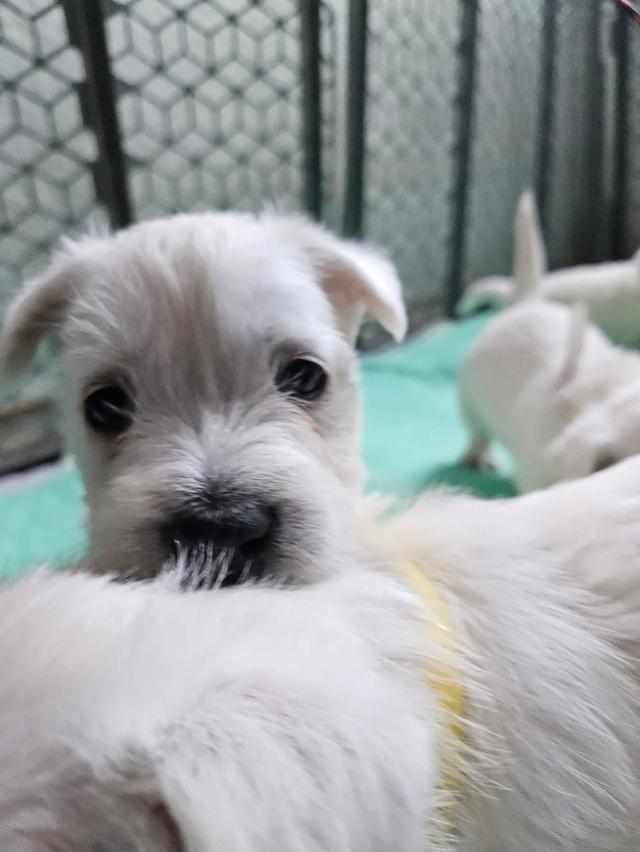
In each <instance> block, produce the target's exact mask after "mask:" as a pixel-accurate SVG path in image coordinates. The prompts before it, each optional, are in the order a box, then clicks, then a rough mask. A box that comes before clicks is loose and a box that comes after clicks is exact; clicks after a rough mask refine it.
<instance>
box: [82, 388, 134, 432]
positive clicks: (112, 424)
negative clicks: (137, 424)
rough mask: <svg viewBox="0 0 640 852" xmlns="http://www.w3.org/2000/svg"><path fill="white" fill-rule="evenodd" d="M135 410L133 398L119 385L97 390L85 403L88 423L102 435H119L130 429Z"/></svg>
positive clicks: (85, 414)
mask: <svg viewBox="0 0 640 852" xmlns="http://www.w3.org/2000/svg"><path fill="white" fill-rule="evenodd" d="M134 409H135V406H134V404H133V400H132V399H131V397H130V396H129V394H128V393H127V392H126V390H124V388H121V387H119V386H118V385H107V386H105V387H102V388H97V389H96V390H94V391H92V392H91V393H90V394H89V396H88V397H87V398H86V399H85V401H84V416H85V417H86V420H87V423H88V424H89V426H91V428H92V429H93V430H94V431H95V432H99V433H100V434H101V435H118V434H120V432H124V431H125V429H128V428H129V426H130V425H131V422H132V420H133V412H134Z"/></svg>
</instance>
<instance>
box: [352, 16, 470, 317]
mask: <svg viewBox="0 0 640 852" xmlns="http://www.w3.org/2000/svg"><path fill="white" fill-rule="evenodd" d="M458 25H459V20H458V10H457V8H456V5H455V4H454V3H440V4H435V5H434V7H433V13H432V14H431V15H429V16H427V15H425V14H424V2H423V1H422V0H402V3H400V4H399V3H398V2H394V0H381V2H378V3H375V4H373V5H372V7H371V13H370V34H369V48H368V49H369V68H370V71H369V80H368V86H369V91H368V113H367V131H368V132H367V151H366V153H367V172H366V184H365V210H364V219H365V228H366V233H367V236H368V237H369V238H371V239H372V240H374V241H376V242H379V243H380V244H381V245H384V246H386V247H387V248H388V249H389V251H390V253H391V255H392V257H393V258H394V259H395V261H396V263H397V264H398V268H399V270H400V276H401V278H402V281H403V284H404V287H405V295H406V297H407V301H408V304H409V307H410V309H411V313H412V319H413V321H414V322H415V323H416V324H418V323H419V322H420V320H422V321H424V319H425V315H427V314H428V313H429V312H430V310H431V311H433V310H434V303H435V310H436V311H437V310H439V309H441V299H442V293H443V290H444V281H445V274H446V262H447V256H448V255H447V241H448V237H449V232H448V229H449V223H450V217H449V212H448V211H449V200H450V197H451V191H452V187H451V180H452V176H453V172H452V167H451V166H452V163H451V157H452V151H453V145H454V127H453V110H452V103H453V98H454V95H455V85H456V50H455V48H456V38H457V35H458Z"/></svg>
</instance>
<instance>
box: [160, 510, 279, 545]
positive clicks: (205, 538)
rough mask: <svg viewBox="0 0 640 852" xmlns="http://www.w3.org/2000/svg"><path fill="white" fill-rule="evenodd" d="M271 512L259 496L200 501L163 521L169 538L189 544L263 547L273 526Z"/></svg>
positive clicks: (171, 540)
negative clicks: (213, 502) (222, 503)
mask: <svg viewBox="0 0 640 852" xmlns="http://www.w3.org/2000/svg"><path fill="white" fill-rule="evenodd" d="M273 519H274V513H273V510H272V508H271V507H270V506H268V505H267V504H266V503H263V502H261V501H258V500H243V501H242V502H229V503H228V504H227V505H225V506H219V507H218V506H215V505H206V504H203V505H200V506H197V507H193V508H189V509H182V510H180V511H178V512H176V513H175V514H174V515H173V517H172V518H171V519H170V521H169V522H168V524H167V525H166V533H167V535H168V537H169V540H170V542H172V543H173V542H178V543H180V544H181V545H183V546H185V547H189V546H191V545H194V544H198V543H201V542H211V543H212V544H213V545H214V547H216V548H223V547H226V548H243V549H247V550H252V551H257V550H260V549H262V546H263V545H265V544H266V543H267V541H268V538H269V533H270V532H271V529H272V527H273Z"/></svg>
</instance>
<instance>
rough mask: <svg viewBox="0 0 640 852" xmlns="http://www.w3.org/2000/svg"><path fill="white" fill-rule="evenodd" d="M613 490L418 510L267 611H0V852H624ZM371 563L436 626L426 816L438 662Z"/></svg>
mask: <svg viewBox="0 0 640 852" xmlns="http://www.w3.org/2000/svg"><path fill="white" fill-rule="evenodd" d="M639 477H640V460H637V459H633V460H629V461H627V462H626V463H623V464H621V465H618V466H616V467H615V468H612V469H611V470H609V471H605V472H602V473H600V474H597V475H595V476H593V477H590V478H588V479H584V480H581V481H579V482H576V483H568V484H562V485H559V486H556V487H555V488H552V489H550V490H548V491H545V492H539V493H536V494H533V495H529V496H526V497H523V498H519V499H516V500H512V501H495V502H494V501H488V502H484V501H478V500H475V499H473V498H468V497H456V496H441V495H430V496H427V497H425V498H424V499H423V500H421V501H419V502H418V503H417V504H416V505H415V506H414V507H413V508H411V509H409V510H407V511H406V512H403V513H400V514H399V515H397V516H395V517H392V518H391V519H388V520H387V521H386V522H382V521H380V520H379V519H377V520H373V522H372V523H371V522H369V523H363V526H362V530H361V553H360V557H359V559H358V561H357V562H354V563H344V564H336V565H334V566H332V568H333V571H334V573H335V577H334V578H333V579H327V580H322V581H319V582H317V583H314V584H311V585H310V586H306V587H301V588H297V589H293V590H284V589H269V588H260V587H255V588H254V587H250V586H242V587H240V588H237V589H228V590H220V591H212V592H201V593H198V594H186V595H185V594H178V593H176V592H174V591H172V589H171V587H167V585H166V583H165V581H162V582H161V581H156V582H155V583H154V584H151V585H149V584H147V585H139V584H129V585H124V586H122V585H118V584H112V583H108V582H107V580H106V579H105V578H95V577H93V578H92V577H88V576H81V575H76V576H72V575H66V576H65V575H47V574H44V573H39V574H36V575H34V576H32V577H29V578H27V579H25V580H22V581H19V582H17V583H15V584H13V585H9V586H5V587H4V589H2V590H1V591H0V679H1V680H2V684H3V699H2V702H1V703H0V721H1V724H0V756H1V758H2V759H0V848H2V849H7V850H12V852H57V850H65V852H86V850H88V849H100V850H101V852H116V850H117V852H133V850H136V852H145V850H149V852H155V850H167V852H209V850H210V852H219V850H231V849H233V850H234V852H235V850H238V852H269V850H273V852H275V850H279V852H314V851H315V850H317V852H342V850H344V852H361V850H379V852H422V850H425V849H427V850H430V851H431V852H434V850H443V849H446V848H450V849H456V850H464V852H472V850H473V852H496V850H518V852H540V850H545V852H546V850H554V852H565V851H566V852H635V850H637V848H638V825H639V824H640V823H639V820H640V775H639V773H640V741H639V739H638V734H637V731H638V724H639V722H640V703H639V702H640V694H639V692H640V690H639V677H640V666H639V665H638V659H639V658H640V595H639V594H638V588H639V587H640V584H639V583H638V570H639V566H640V526H639V525H638V523H637V517H638V515H639V513H640V498H639V497H638V489H637V482H638V478H639ZM390 559H392V560H393V561H394V563H395V562H396V560H399V561H401V560H404V559H409V560H411V561H412V562H414V563H415V564H417V565H419V566H422V567H423V569H424V570H425V572H426V573H427V574H428V575H429V577H430V578H431V580H432V582H434V583H435V585H436V587H437V588H439V590H440V594H441V595H442V596H443V597H444V598H445V599H446V601H447V603H448V605H449V607H450V613H451V618H452V622H453V624H454V635H455V638H456V643H457V645H458V648H459V653H458V655H457V657H456V660H455V664H456V665H457V667H458V669H459V672H460V679H461V682H462V685H463V687H464V693H465V720H464V723H463V727H464V741H463V742H460V743H458V744H457V758H456V760H457V770H458V771H459V773H460V774H459V776H458V777H459V789H458V791H457V796H456V798H455V800H454V801H453V802H452V803H451V804H450V807H449V808H448V809H447V810H446V811H441V810H439V807H438V806H439V803H440V802H441V801H442V791H441V789H440V788H439V785H440V783H441V780H442V772H443V770H442V767H441V766H440V765H439V756H440V755H441V753H442V748H443V742H444V738H445V736H446V732H445V731H446V729H445V726H444V724H443V722H444V719H443V718H442V713H441V707H440V706H439V703H438V702H439V697H438V695H437V694H434V693H432V692H431V690H430V686H429V674H428V672H429V668H430V667H431V666H433V665H434V661H436V660H438V658H439V656H440V652H439V649H438V647H437V646H434V645H433V638H432V637H433V634H432V633H431V632H430V631H428V630H426V629H425V625H424V624H422V623H421V621H420V617H419V616H420V613H422V614H423V615H424V617H427V618H428V617H429V615H428V610H426V611H425V610H424V609H420V608H419V607H420V604H419V603H418V602H417V601H415V600H414V599H413V598H412V597H411V595H409V594H408V593H407V592H406V591H405V590H403V588H402V587H401V586H400V585H399V584H398V582H397V581H396V580H392V579H389V578H387V577H385V574H387V573H390V572H393V571H394V568H393V566H392V565H391V563H390V561H389V560H390ZM303 573H304V572H303Z"/></svg>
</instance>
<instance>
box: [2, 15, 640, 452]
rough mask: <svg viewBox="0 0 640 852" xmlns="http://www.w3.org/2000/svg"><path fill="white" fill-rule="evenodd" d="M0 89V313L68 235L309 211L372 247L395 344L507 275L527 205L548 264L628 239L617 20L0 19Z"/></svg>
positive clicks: (638, 188) (636, 33)
mask: <svg viewBox="0 0 640 852" xmlns="http://www.w3.org/2000/svg"><path fill="white" fill-rule="evenodd" d="M0 82H1V88H0V310H1V309H2V305H3V304H4V303H5V302H6V300H7V298H8V296H9V294H10V293H11V292H12V291H13V290H14V288H15V287H16V286H17V284H18V283H19V282H20V281H21V280H23V279H24V278H26V277H28V276H29V275H31V274H33V273H34V272H36V271H37V270H38V269H39V268H41V267H42V265H43V263H44V262H45V258H46V256H47V254H48V253H49V251H50V249H51V247H52V246H53V245H54V244H55V243H56V241H57V240H58V239H59V237H60V235H61V234H63V233H66V232H69V231H71V232H74V231H78V230H80V229H82V228H83V227H85V226H86V223H87V221H88V219H92V220H96V219H97V220H98V221H105V222H107V221H108V222H110V223H111V225H113V226H115V227H118V226H121V225H125V224H127V223H128V222H130V221H135V220H138V219H141V218H145V217H149V216H157V215H163V214H167V213H171V212H174V211H176V210H194V209H202V208H212V207H216V208H222V209H225V208H230V207H233V208H241V209H257V208H259V207H261V206H262V205H263V204H264V203H265V202H266V203H270V202H271V203H275V204H277V205H279V206H280V207H284V208H285V209H306V210H307V212H309V213H310V214H311V215H313V216H315V217H318V218H322V219H324V220H325V221H327V222H328V223H329V224H330V225H331V226H332V227H334V228H336V229H338V230H343V231H344V232H346V233H348V234H350V235H354V234H355V235H361V236H364V237H365V238H367V239H371V240H373V241H375V242H377V243H379V244H381V245H382V246H383V247H385V248H387V250H388V251H389V252H390V254H391V255H392V257H393V259H394V260H395V261H396V263H397V264H398V267H399V269H400V272H401V276H402V280H403V282H404V286H405V294H406V297H407V300H408V303H409V309H410V315H411V318H412V325H413V327H418V326H420V325H421V324H422V323H423V322H424V321H425V320H426V319H429V318H432V317H434V316H437V315H440V314H443V313H445V312H446V311H451V309H452V307H453V305H454V303H455V301H456V298H457V295H458V294H459V292H460V290H461V288H462V287H463V286H464V285H465V284H466V283H467V282H468V281H470V280H471V279H473V278H474V277H475V276H477V275H480V274H486V273H499V272H505V271H507V270H508V269H509V266H510V263H511V231H512V218H513V210H514V206H515V203H516V200H517V197H518V195H519V193H520V192H521V190H522V188H523V187H525V186H528V185H532V186H533V187H534V188H535V189H536V192H537V194H538V196H539V201H540V205H541V207H542V214H543V220H544V223H545V227H546V233H547V239H548V243H549V249H550V258H551V262H552V264H553V265H565V264H570V263H575V262H580V261H591V260H598V259H601V258H604V257H608V256H622V255H624V254H629V253H630V252H631V251H632V250H634V249H635V247H636V246H637V245H638V244H639V243H640V214H639V213H638V211H639V210H640V26H638V25H637V24H636V23H635V22H634V21H633V19H632V18H631V17H630V16H629V15H627V14H626V13H625V12H624V11H623V8H622V6H621V4H618V3H616V2H615V0H521V2H519V3H517V4H514V3H507V2H506V0H450V2H441V0H398V2H394V1H393V0H323V2H319V0H0ZM376 339H377V338H375V337H374V338H372V340H373V341H374V342H375V340H376ZM369 342H371V340H369ZM42 363H44V362H41V364H42ZM23 393H24V388H23V387H21V388H18V389H15V388H14V389H12V390H11V391H8V390H6V389H3V390H2V391H0V404H2V401H3V400H4V405H5V409H6V407H7V404H9V406H10V404H13V401H15V399H16V394H18V395H21V394H23ZM7 400H9V403H7ZM3 410H4V409H3ZM2 441H3V438H2V436H1V435H0V442H2ZM1 452H2V451H1V450H0V453H1Z"/></svg>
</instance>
